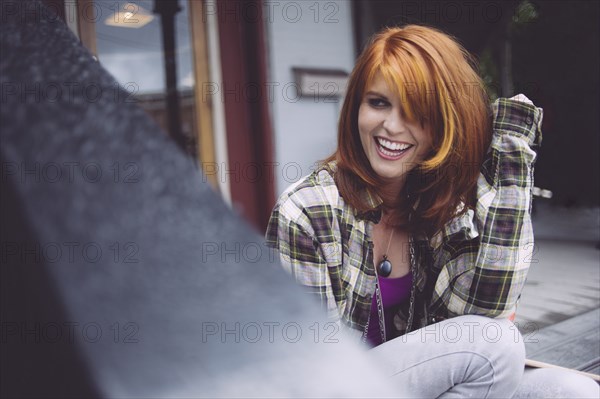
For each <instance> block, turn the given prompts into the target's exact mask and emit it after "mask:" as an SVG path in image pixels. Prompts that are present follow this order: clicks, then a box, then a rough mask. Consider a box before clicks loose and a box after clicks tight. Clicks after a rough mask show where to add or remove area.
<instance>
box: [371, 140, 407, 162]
mask: <svg viewBox="0 0 600 399" xmlns="http://www.w3.org/2000/svg"><path fill="white" fill-rule="evenodd" d="M376 140H377V143H378V144H379V150H380V151H381V152H382V153H383V154H385V155H387V156H390V157H393V156H398V155H400V154H401V153H402V152H404V151H406V150H408V149H409V148H410V147H412V145H411V144H400V143H394V142H391V141H389V140H386V139H382V138H380V137H376Z"/></svg>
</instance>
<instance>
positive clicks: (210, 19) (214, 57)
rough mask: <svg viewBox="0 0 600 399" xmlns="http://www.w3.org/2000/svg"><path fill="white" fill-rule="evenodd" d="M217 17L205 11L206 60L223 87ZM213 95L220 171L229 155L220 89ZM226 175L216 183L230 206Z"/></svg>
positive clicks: (212, 2)
mask: <svg viewBox="0 0 600 399" xmlns="http://www.w3.org/2000/svg"><path fill="white" fill-rule="evenodd" d="M216 1H217V0H206V2H205V5H206V7H205V8H204V9H205V10H206V9H212V10H216V9H217V4H216ZM218 23H219V21H218V18H217V15H216V13H206V28H207V29H206V30H207V36H208V62H209V66H210V80H211V82H214V83H215V84H216V85H217V87H219V88H221V87H223V77H222V75H221V51H220V43H219V30H218ZM218 93H219V94H217V95H215V96H214V97H213V98H212V99H211V101H212V110H213V131H214V140H215V141H214V143H215V160H216V161H217V166H218V170H219V171H221V170H223V169H224V168H225V167H228V165H229V157H228V154H227V126H226V121H225V107H224V104H223V101H222V100H221V95H220V93H221V91H220V90H219V91H218ZM223 176H226V175H225V174H224V173H220V172H219V173H218V175H217V184H218V185H219V189H220V192H221V195H222V196H223V200H224V201H225V203H227V204H228V205H229V206H231V187H230V185H229V179H223Z"/></svg>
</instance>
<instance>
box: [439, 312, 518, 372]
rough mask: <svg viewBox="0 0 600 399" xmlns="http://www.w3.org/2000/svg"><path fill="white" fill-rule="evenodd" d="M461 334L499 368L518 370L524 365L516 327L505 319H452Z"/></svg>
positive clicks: (465, 317) (469, 316)
mask: <svg viewBox="0 0 600 399" xmlns="http://www.w3.org/2000/svg"><path fill="white" fill-rule="evenodd" d="M450 320H455V322H456V323H457V324H458V325H460V326H461V328H462V333H463V334H465V335H466V336H468V339H470V340H472V341H473V344H474V346H476V347H477V350H478V352H479V353H481V354H483V355H485V356H487V357H489V358H490V359H492V360H493V362H494V363H495V364H497V365H498V366H500V367H510V368H516V369H518V373H522V368H523V365H524V363H525V344H524V342H523V337H522V336H521V333H520V332H519V330H518V329H517V327H516V326H515V325H514V324H513V323H512V322H511V321H509V320H507V319H491V318H489V317H483V316H475V315H467V316H460V317H456V318H454V319H450Z"/></svg>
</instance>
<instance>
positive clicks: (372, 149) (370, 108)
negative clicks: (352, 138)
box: [358, 74, 432, 184]
mask: <svg viewBox="0 0 600 399" xmlns="http://www.w3.org/2000/svg"><path fill="white" fill-rule="evenodd" d="M402 105H403V104H402V100H401V98H400V97H399V96H398V95H397V94H396V92H395V91H393V90H390V88H389V87H388V85H387V83H386V81H385V80H384V79H383V77H382V76H381V75H380V74H377V75H375V78H374V79H373V82H372V83H371V84H370V85H368V86H367V87H366V90H365V94H364V96H363V99H362V102H361V104H360V107H359V110H358V130H359V132H360V140H361V142H362V146H363V149H364V151H365V154H366V155H367V158H368V159H369V163H370V164H371V167H372V168H373V170H374V171H375V173H377V175H379V176H380V177H381V178H383V179H385V180H388V181H389V183H391V184H395V183H397V184H403V182H404V180H405V178H406V176H407V174H408V172H409V171H410V170H412V169H413V168H415V167H416V166H417V164H418V163H420V162H421V161H423V160H424V159H425V157H426V156H427V155H428V153H429V151H430V150H431V146H432V138H431V134H429V132H428V131H427V130H426V126H425V128H424V127H422V126H421V124H420V123H419V122H418V121H417V122H414V123H409V122H408V121H407V120H406V119H404V117H403V115H402Z"/></svg>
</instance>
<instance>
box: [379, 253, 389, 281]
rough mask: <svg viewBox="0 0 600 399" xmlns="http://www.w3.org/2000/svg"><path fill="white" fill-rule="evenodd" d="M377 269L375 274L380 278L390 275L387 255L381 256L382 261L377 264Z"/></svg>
mask: <svg viewBox="0 0 600 399" xmlns="http://www.w3.org/2000/svg"><path fill="white" fill-rule="evenodd" d="M377 269H378V270H377V273H378V274H379V275H380V276H382V277H387V276H389V275H390V274H392V263H391V262H390V261H389V260H388V259H387V255H383V260H382V261H381V262H380V263H379V266H378V268H377Z"/></svg>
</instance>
